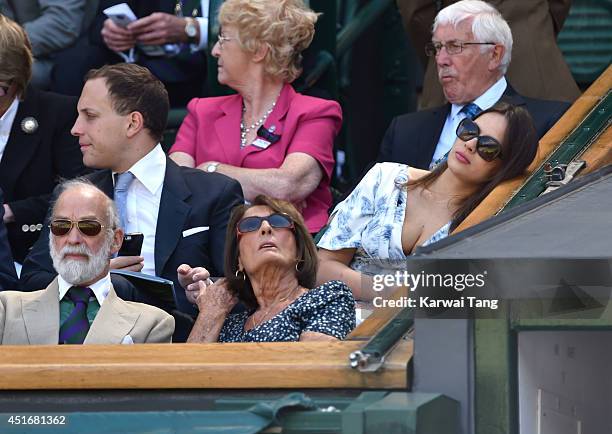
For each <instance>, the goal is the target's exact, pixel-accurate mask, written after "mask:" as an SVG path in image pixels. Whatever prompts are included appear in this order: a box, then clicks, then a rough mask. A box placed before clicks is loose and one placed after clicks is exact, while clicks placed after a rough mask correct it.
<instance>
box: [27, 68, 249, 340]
mask: <svg viewBox="0 0 612 434" xmlns="http://www.w3.org/2000/svg"><path fill="white" fill-rule="evenodd" d="M78 112H79V116H78V118H77V121H76V123H75V124H74V127H73V128H72V133H73V134H74V135H75V136H77V137H78V138H79V142H80V145H81V151H82V153H83V162H84V163H85V166H87V167H91V168H95V169H103V170H99V171H97V172H94V173H92V174H91V175H89V176H88V178H89V179H90V180H91V181H92V183H93V184H94V185H96V186H97V187H99V188H100V189H101V190H102V191H104V192H105V193H106V194H107V195H108V196H109V197H114V199H115V202H116V203H117V207H118V209H119V215H120V217H121V222H122V224H121V227H122V228H123V229H124V230H125V232H126V233H134V232H140V233H142V234H143V235H144V242H143V244H142V253H141V255H140V256H122V257H117V258H114V259H112V260H111V269H124V270H130V271H142V272H143V273H146V274H150V275H156V276H160V277H164V278H166V279H169V280H172V281H174V283H175V288H177V289H178V291H177V294H176V296H177V303H178V309H179V310H181V311H183V312H186V313H195V309H194V308H193V306H192V304H191V303H189V302H188V301H187V299H186V298H185V294H184V292H183V291H181V290H180V286H179V284H178V279H177V275H176V269H177V268H178V266H179V265H180V264H182V263H190V262H191V263H197V264H202V265H203V266H205V267H206V268H207V269H208V270H210V272H211V274H212V275H213V276H220V275H222V273H223V248H224V244H225V241H224V239H225V228H226V226H227V222H228V220H229V215H230V211H231V209H232V208H233V207H234V206H235V205H237V204H241V203H243V196H242V190H241V188H240V184H239V183H238V182H237V181H235V180H233V179H230V178H228V177H226V176H224V175H221V174H219V173H206V172H203V171H201V170H197V169H189V168H185V167H179V166H177V165H176V164H175V163H174V162H173V161H172V160H170V159H168V158H167V157H166V155H165V154H164V151H163V150H162V148H161V145H160V144H159V140H160V137H161V135H162V133H163V130H164V127H165V125H166V118H167V115H168V93H167V92H166V90H165V89H164V86H163V85H162V83H161V82H160V81H159V80H158V79H157V78H155V77H154V76H153V75H152V74H151V72H150V71H149V70H147V69H146V68H143V67H141V66H138V65H133V64H127V63H119V64H116V65H107V66H104V67H102V68H100V69H98V70H92V71H90V73H89V74H88V76H87V77H86V83H85V87H84V88H83V93H82V95H81V98H80V99H79V103H78ZM55 273H56V272H55V270H54V269H53V266H52V264H51V258H50V256H49V243H48V230H47V229H46V228H43V232H42V234H41V236H40V238H39V239H38V241H37V242H36V244H35V245H34V247H33V248H32V251H31V252H30V254H29V255H28V257H27V258H26V260H25V261H24V264H23V268H22V270H21V284H22V289H24V290H26V291H33V290H35V289H37V288H41V287H44V286H46V285H48V284H49V282H50V281H51V280H53V278H54V276H55ZM154 304H155V305H157V306H159V307H162V308H169V307H168V306H164V305H163V304H161V303H154ZM178 328H179V327H178V326H177V329H178ZM185 338H186V335H185ZM174 340H175V341H176V340H177V338H176V337H175V339H174Z"/></svg>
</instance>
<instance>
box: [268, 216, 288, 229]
mask: <svg viewBox="0 0 612 434" xmlns="http://www.w3.org/2000/svg"><path fill="white" fill-rule="evenodd" d="M268 222H269V223H270V226H272V227H273V228H285V229H286V228H290V227H292V226H293V222H292V221H291V219H290V218H289V217H287V216H285V215H283V214H272V215H271V216H269V217H268Z"/></svg>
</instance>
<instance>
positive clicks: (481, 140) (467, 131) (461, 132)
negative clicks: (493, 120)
mask: <svg viewBox="0 0 612 434" xmlns="http://www.w3.org/2000/svg"><path fill="white" fill-rule="evenodd" d="M457 137H459V138H460V139H461V140H463V141H464V142H467V141H469V140H472V139H478V140H477V141H476V152H478V155H480V158H482V159H483V160H485V161H493V160H495V159H496V158H497V157H499V159H500V160H501V159H502V145H501V143H499V142H498V141H497V140H496V139H494V138H493V137H490V136H481V135H480V128H479V127H478V124H477V123H476V122H474V121H473V120H471V119H468V118H465V119H463V120H462V121H461V122H460V123H459V126H457Z"/></svg>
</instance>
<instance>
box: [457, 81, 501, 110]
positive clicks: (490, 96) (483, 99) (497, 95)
mask: <svg viewBox="0 0 612 434" xmlns="http://www.w3.org/2000/svg"><path fill="white" fill-rule="evenodd" d="M507 87H508V82H507V81H506V77H504V76H503V75H502V76H501V78H500V79H499V80H497V81H496V82H495V84H493V86H491V87H490V88H488V89H487V90H486V91H485V93H483V94H482V95H480V96H479V97H478V98H476V99H475V100H474V101H472V102H473V103H474V104H476V105H477V106H478V107H480V108H481V109H482V110H486V109H488V108H491V107H492V106H493V104H495V103H496V102H497V101H499V100H500V99H501V97H502V95H503V94H504V92H505V91H506V88H507ZM465 105H466V104H453V105H452V106H451V113H450V114H451V119H455V116H457V115H458V114H459V112H460V111H461V109H462V108H463V107H464V106H465Z"/></svg>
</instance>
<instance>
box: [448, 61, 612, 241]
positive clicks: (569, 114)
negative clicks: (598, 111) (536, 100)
mask: <svg viewBox="0 0 612 434" xmlns="http://www.w3.org/2000/svg"><path fill="white" fill-rule="evenodd" d="M611 88H612V66H609V67H608V69H606V71H604V73H603V74H602V75H601V76H600V77H599V78H598V79H597V81H595V83H593V84H592V85H591V86H590V87H589V88H588V89H587V90H586V91H585V92H584V93H583V94H582V95H581V96H580V98H578V100H576V102H574V104H573V105H572V106H571V107H570V108H569V109H568V110H567V111H566V112H565V113H564V114H563V116H562V117H561V119H559V121H557V123H556V124H555V125H554V126H553V127H552V128H551V129H550V130H549V131H548V132H547V133H546V134H545V135H544V137H542V138H541V139H540V144H539V148H538V154H537V155H536V158H535V160H534V161H533V163H532V164H531V165H530V166H529V169H528V170H527V173H526V174H525V175H524V176H523V177H519V178H515V179H511V180H509V181H506V182H504V183H502V184H500V185H498V186H497V187H496V188H495V189H494V190H493V191H492V192H491V194H489V196H487V198H486V199H485V200H484V201H482V203H481V204H480V205H478V207H477V208H476V209H475V210H474V211H472V213H471V214H470V215H469V216H468V217H467V218H466V219H465V220H464V221H463V222H462V223H461V224H460V225H459V226H458V227H457V228H456V229H455V231H454V232H453V233H458V232H461V231H462V230H464V229H467V228H469V227H471V226H474V225H476V224H478V223H480V222H482V221H483V220H486V219H487V218H489V217H492V216H494V215H495V214H496V213H497V212H498V211H499V210H500V209H501V208H502V207H503V206H504V204H505V203H506V202H507V201H508V199H509V198H510V197H511V196H512V194H513V193H514V192H515V191H516V190H518V189H519V188H520V186H521V185H522V184H523V182H524V181H525V180H526V179H527V178H529V176H530V175H531V174H532V173H533V172H534V171H535V170H536V169H537V168H538V167H540V165H541V164H542V163H543V162H544V161H545V160H546V157H547V156H548V155H549V154H550V153H551V152H552V151H553V150H554V149H555V148H556V147H557V146H558V145H559V143H561V141H562V140H563V139H564V138H565V137H567V136H568V135H569V133H571V132H572V131H573V130H574V128H576V126H577V125H578V124H579V123H580V122H581V121H582V120H583V119H584V117H585V116H586V115H587V114H588V113H589V112H590V111H591V109H592V108H593V107H594V106H595V104H597V103H598V102H599V100H600V99H601V98H602V97H603V96H604V95H605V94H606V93H607V92H608V91H609V90H610V89H611ZM611 130H612V129H611V128H608V129H607V130H606V131H605V132H604V133H603V134H602V135H601V136H600V137H599V139H598V140H597V141H596V142H595V143H594V144H593V145H591V147H590V148H589V150H588V151H587V152H585V153H584V154H583V155H582V156H581V159H583V160H585V161H586V162H587V169H586V170H584V171H583V172H582V173H580V174H579V175H580V176H582V175H584V174H586V173H589V172H591V171H593V170H595V169H598V168H600V167H603V166H604V165H606V164H610V163H612V152H611V150H610V149H611V145H610V143H612V140H610V137H611V134H612V133H611Z"/></svg>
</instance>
